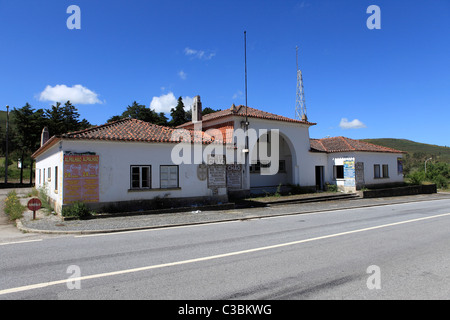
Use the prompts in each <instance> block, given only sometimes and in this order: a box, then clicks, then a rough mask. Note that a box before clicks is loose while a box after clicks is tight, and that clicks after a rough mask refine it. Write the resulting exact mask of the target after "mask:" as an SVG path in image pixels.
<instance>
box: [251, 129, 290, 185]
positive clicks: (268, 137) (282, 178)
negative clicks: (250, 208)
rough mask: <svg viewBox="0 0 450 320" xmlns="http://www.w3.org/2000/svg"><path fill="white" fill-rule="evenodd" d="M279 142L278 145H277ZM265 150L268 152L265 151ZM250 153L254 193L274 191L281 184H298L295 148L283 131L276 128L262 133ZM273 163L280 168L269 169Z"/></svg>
mask: <svg viewBox="0 0 450 320" xmlns="http://www.w3.org/2000/svg"><path fill="white" fill-rule="evenodd" d="M277 143H278V147H276V145H275V144H277ZM265 150H267V151H268V152H264V151H265ZM261 151H262V154H261ZM250 153H251V154H250V190H251V191H252V193H265V192H268V193H272V192H274V190H277V188H278V187H279V186H280V185H281V186H286V185H289V184H296V179H295V175H296V164H297V159H296V156H295V150H294V148H293V145H292V143H291V141H290V140H289V138H288V137H287V136H286V135H284V134H283V133H282V132H280V131H279V130H276V131H275V130H274V132H271V131H268V132H267V133H264V134H262V135H261V136H260V137H259V139H258V140H257V142H256V143H255V144H254V146H253V148H251V149H250ZM272 153H274V154H272ZM264 154H267V155H268V158H267V157H264ZM261 155H262V156H261ZM271 165H275V166H276V165H278V170H276V171H274V170H269V169H268V167H270V166H271Z"/></svg>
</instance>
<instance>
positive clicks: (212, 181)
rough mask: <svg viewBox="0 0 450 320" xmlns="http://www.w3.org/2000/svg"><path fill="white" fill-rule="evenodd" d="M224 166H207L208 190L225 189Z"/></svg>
mask: <svg viewBox="0 0 450 320" xmlns="http://www.w3.org/2000/svg"><path fill="white" fill-rule="evenodd" d="M226 178H227V175H226V169H225V165H221V164H213V165H209V166H208V188H214V189H216V188H225V187H226V186H227V180H226Z"/></svg>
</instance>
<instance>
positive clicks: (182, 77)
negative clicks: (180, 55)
mask: <svg viewBox="0 0 450 320" xmlns="http://www.w3.org/2000/svg"><path fill="white" fill-rule="evenodd" d="M178 76H179V77H180V79H181V80H186V78H187V73H186V72H184V71H183V70H181V71H180V72H178Z"/></svg>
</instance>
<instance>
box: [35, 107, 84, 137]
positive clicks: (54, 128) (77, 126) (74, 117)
mask: <svg viewBox="0 0 450 320" xmlns="http://www.w3.org/2000/svg"><path fill="white" fill-rule="evenodd" d="M44 117H45V118H46V125H47V127H48V131H49V133H50V136H54V135H61V134H63V133H67V132H73V131H78V130H83V129H87V128H89V127H90V126H91V124H90V123H89V121H87V120H86V119H83V120H81V121H80V120H79V118H80V114H79V113H78V111H77V108H76V107H75V106H74V105H72V103H71V102H70V101H67V102H66V103H65V104H64V106H61V103H60V102H57V103H56V105H54V106H52V107H51V108H50V109H47V110H44ZM41 130H42V129H41Z"/></svg>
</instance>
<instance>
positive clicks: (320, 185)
mask: <svg viewBox="0 0 450 320" xmlns="http://www.w3.org/2000/svg"><path fill="white" fill-rule="evenodd" d="M323 178H324V177H323V166H316V190H324V189H325V183H324V179H323Z"/></svg>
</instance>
